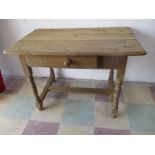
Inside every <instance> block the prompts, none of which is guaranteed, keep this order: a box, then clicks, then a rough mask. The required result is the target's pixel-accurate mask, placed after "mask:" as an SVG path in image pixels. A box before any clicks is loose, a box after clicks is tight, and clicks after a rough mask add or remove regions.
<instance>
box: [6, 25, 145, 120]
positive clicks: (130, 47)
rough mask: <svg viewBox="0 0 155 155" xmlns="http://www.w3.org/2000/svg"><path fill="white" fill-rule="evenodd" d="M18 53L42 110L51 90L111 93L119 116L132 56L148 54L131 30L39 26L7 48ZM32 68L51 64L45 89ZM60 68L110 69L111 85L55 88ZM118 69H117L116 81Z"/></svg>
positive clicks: (113, 106)
mask: <svg viewBox="0 0 155 155" xmlns="http://www.w3.org/2000/svg"><path fill="white" fill-rule="evenodd" d="M4 53H5V54H16V55H18V56H19V58H20V61H21V63H22V66H23V69H24V72H25V75H26V77H27V79H28V80H29V81H30V84H31V87H32V89H33V93H34V96H35V99H36V106H37V107H38V109H40V110H42V109H43V101H44V98H45V97H46V95H47V93H48V91H54V92H59V91H65V92H70V91H71V92H74V93H76V92H79V93H83V92H87V93H105V94H109V93H111V102H112V116H113V117H116V116H117V115H118V104H119V96H120V91H121V85H122V82H123V78H124V74H125V68H126V63H127V57H128V56H134V55H144V54H146V52H145V50H144V49H143V48H142V47H141V45H140V44H139V42H138V41H137V40H136V38H135V37H134V35H133V34H132V32H131V30H130V29H129V28H126V27H117V28H78V29H37V30H34V31H33V32H32V33H30V34H28V35H27V36H25V37H24V38H23V39H21V40H20V41H19V42H17V43H15V44H14V45H12V46H11V47H10V48H8V49H6V50H5V51H4ZM32 67H49V68H50V76H49V79H48V81H47V83H46V85H45V87H44V89H43V91H42V92H41V94H40V95H39V94H38V90H37V87H36V84H35V81H34V78H33V72H32ZM53 67H57V68H86V69H89V68H91V69H110V75H109V81H108V83H109V88H106V89H95V88H68V87H66V88H59V87H53V86H52V83H53V82H54V81H55V74H54V70H53ZM114 70H116V72H117V76H116V80H114V73H115V72H114Z"/></svg>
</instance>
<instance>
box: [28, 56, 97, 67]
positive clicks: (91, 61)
mask: <svg viewBox="0 0 155 155" xmlns="http://www.w3.org/2000/svg"><path fill="white" fill-rule="evenodd" d="M25 60H26V63H27V64H28V65H29V66H32V67H57V68H97V58H96V57H95V56H94V57H93V56H86V57H85V56H83V57H81V56H78V57H77V56H71V57H69V56H25Z"/></svg>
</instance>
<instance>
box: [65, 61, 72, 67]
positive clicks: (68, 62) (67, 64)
mask: <svg viewBox="0 0 155 155" xmlns="http://www.w3.org/2000/svg"><path fill="white" fill-rule="evenodd" d="M71 64H72V60H71V59H67V60H66V61H65V62H64V66H66V67H68V66H69V65H71Z"/></svg>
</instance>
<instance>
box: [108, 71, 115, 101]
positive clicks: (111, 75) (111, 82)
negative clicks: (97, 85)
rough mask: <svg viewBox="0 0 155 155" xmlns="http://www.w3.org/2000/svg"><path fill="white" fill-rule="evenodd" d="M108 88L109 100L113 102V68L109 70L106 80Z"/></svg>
mask: <svg viewBox="0 0 155 155" xmlns="http://www.w3.org/2000/svg"><path fill="white" fill-rule="evenodd" d="M108 83H109V86H110V90H111V102H113V91H114V69H111V70H110V74H109V80H108Z"/></svg>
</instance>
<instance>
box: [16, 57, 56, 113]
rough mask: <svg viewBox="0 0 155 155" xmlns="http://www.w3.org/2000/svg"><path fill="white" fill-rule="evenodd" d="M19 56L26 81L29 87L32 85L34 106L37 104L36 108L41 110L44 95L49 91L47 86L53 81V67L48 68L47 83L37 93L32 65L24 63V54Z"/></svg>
mask: <svg viewBox="0 0 155 155" xmlns="http://www.w3.org/2000/svg"><path fill="white" fill-rule="evenodd" d="M19 58H20V61H21V63H22V66H23V70H24V72H25V75H26V77H27V79H28V81H29V82H30V84H31V87H32V90H33V93H34V96H35V100H36V102H35V104H36V106H37V108H38V109H39V110H43V101H44V98H45V97H46V95H47V93H48V91H49V87H50V86H51V84H52V82H54V81H55V74H54V70H53V68H50V76H49V78H48V80H47V83H46V85H45V87H44V88H43V90H42V92H41V94H40V95H39V93H38V90H37V86H36V84H35V80H34V77H33V71H32V67H30V66H28V65H27V64H26V61H25V57H24V56H20V57H19Z"/></svg>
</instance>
